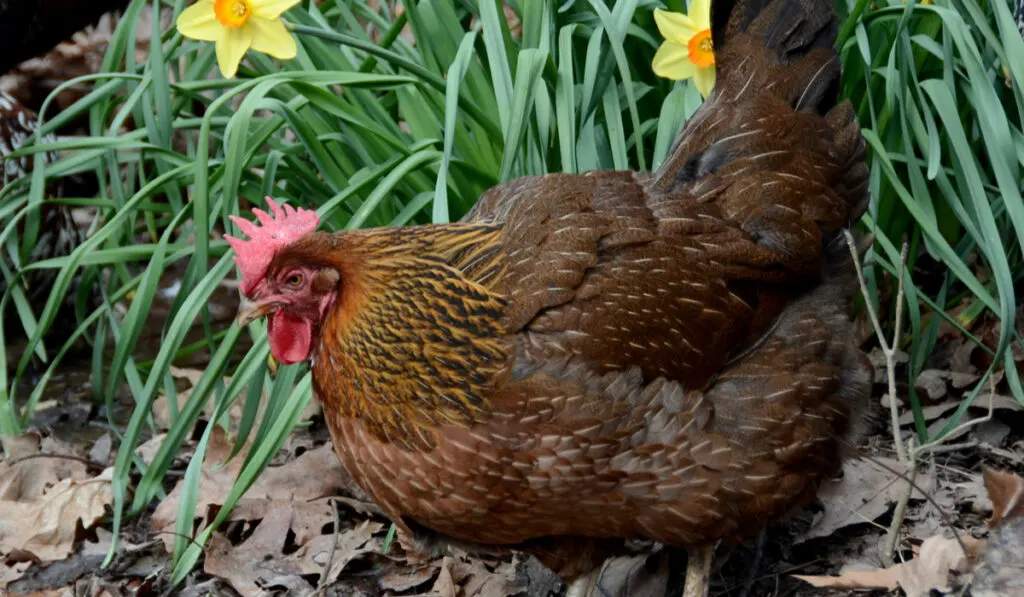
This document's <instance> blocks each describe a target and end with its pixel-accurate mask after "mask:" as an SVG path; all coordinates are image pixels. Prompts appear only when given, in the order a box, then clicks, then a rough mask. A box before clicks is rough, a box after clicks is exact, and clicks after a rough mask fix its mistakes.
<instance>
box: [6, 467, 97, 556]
mask: <svg viewBox="0 0 1024 597" xmlns="http://www.w3.org/2000/svg"><path fill="white" fill-rule="evenodd" d="M38 460H45V459H38ZM113 473H114V469H113V468H108V469H106V470H105V471H103V472H102V473H101V474H100V475H99V476H97V477H94V478H92V479H87V480H84V481H76V480H74V479H70V478H67V479H64V480H62V481H60V482H59V483H58V484H57V485H55V486H53V487H51V488H50V489H48V490H47V491H46V492H45V493H44V494H43V495H41V496H39V497H38V498H35V499H31V500H25V501H10V500H3V501H0V555H3V556H5V557H6V556H9V555H11V554H14V553H17V554H28V555H31V556H32V557H34V558H36V559H38V560H41V561H44V562H53V561H56V560H63V559H64V558H66V557H68V556H69V555H70V554H71V552H72V551H73V549H74V543H75V540H76V539H77V538H78V537H77V536H76V533H77V531H78V529H79V528H83V529H88V528H90V527H92V526H93V525H94V524H96V522H97V521H99V519H100V518H102V517H103V516H104V514H105V513H106V508H107V506H109V505H111V504H112V503H113V501H114V490H113V488H112V487H111V479H113Z"/></svg>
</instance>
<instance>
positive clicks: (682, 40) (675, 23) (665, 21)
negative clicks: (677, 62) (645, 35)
mask: <svg viewBox="0 0 1024 597" xmlns="http://www.w3.org/2000/svg"><path fill="white" fill-rule="evenodd" d="M654 22H655V23H657V25H658V31H660V32H661V36H662V37H664V38H665V39H666V40H668V41H671V42H674V43H677V44H679V45H681V46H683V47H686V44H687V43H688V42H689V41H690V38H691V37H693V36H694V35H696V34H697V31H699V29H698V28H697V26H696V25H694V23H693V21H692V20H690V17H688V16H686V15H684V14H680V13H678V12H668V11H667V10H661V9H660V8H658V9H656V10H655V11H654Z"/></svg>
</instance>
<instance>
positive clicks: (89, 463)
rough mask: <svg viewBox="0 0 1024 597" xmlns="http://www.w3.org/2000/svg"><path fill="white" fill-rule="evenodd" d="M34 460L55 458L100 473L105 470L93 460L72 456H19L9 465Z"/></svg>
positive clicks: (104, 466) (101, 464) (103, 466)
mask: <svg viewBox="0 0 1024 597" xmlns="http://www.w3.org/2000/svg"><path fill="white" fill-rule="evenodd" d="M35 458H56V459H59V460H73V461H75V462H81V463H82V464H84V465H85V466H87V467H88V468H90V469H93V470H98V471H102V470H103V469H105V468H106V465H104V464H103V463H101V462H96V461H95V460H89V459H88V458H82V457H80V456H73V455H71V454H42V453H40V454H28V455H25V456H19V457H18V458H14V459H11V460H10V464H11V466H14V465H15V464H18V463H19V462H25V461H26V460H33V459H35Z"/></svg>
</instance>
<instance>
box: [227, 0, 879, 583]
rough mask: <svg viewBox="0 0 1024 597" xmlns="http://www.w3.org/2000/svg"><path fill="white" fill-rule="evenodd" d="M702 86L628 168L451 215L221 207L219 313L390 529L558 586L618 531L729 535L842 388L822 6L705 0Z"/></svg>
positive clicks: (844, 186)
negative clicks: (240, 332) (285, 371)
mask: <svg viewBox="0 0 1024 597" xmlns="http://www.w3.org/2000/svg"><path fill="white" fill-rule="evenodd" d="M712 13H713V14H712V35H713V40H714V44H715V47H716V48H717V50H716V61H717V71H718V75H717V76H718V82H717V84H716V88H715V90H714V92H713V93H712V95H711V97H710V98H709V99H708V101H707V102H706V103H705V104H704V106H702V107H701V109H700V110H699V111H698V112H697V113H696V114H695V115H694V117H693V119H692V120H691V121H690V122H689V123H688V125H687V126H686V128H685V130H684V131H683V132H682V134H681V135H680V139H679V141H678V142H677V143H676V145H675V147H674V148H673V150H672V153H671V155H670V158H669V159H668V160H667V161H666V164H665V165H664V166H663V167H662V168H661V169H660V170H659V171H657V172H655V173H653V174H639V173H635V172H590V173H587V174H584V175H570V174H556V175H549V176H542V177H528V178H522V179H518V180H514V181H511V182H508V183H506V184H502V185H500V186H498V187H495V188H494V189H492V190H490V191H488V192H487V193H486V194H485V195H484V196H483V197H482V198H481V199H480V201H479V203H478V204H477V205H476V207H475V208H474V209H473V210H472V212H471V213H469V214H468V215H467V216H466V217H465V218H464V219H463V221H462V222H460V223H456V224H450V225H436V226H419V227H411V228H398V229H381V230H367V231H349V232H336V233H333V234H328V233H321V232H314V231H313V229H314V228H315V227H316V226H317V224H318V220H317V218H316V216H315V215H314V214H312V213H311V212H308V211H305V210H298V211H296V210H294V209H293V208H291V207H288V206H286V207H284V208H283V209H282V208H280V207H278V206H277V205H276V204H274V203H273V202H271V207H272V209H273V212H274V215H273V216H270V215H267V214H265V213H263V212H260V211H258V212H257V215H258V216H259V219H260V221H261V223H262V227H258V226H256V225H254V224H252V223H251V222H248V221H246V220H242V219H236V220H235V221H236V223H238V225H239V227H240V228H241V230H242V231H243V232H244V233H246V234H247V235H249V236H250V237H251V239H252V240H251V241H249V242H245V241H241V240H238V239H230V242H231V243H232V246H233V247H234V248H235V250H236V252H237V254H238V257H237V262H238V265H239V266H240V269H241V272H242V285H241V286H242V292H243V294H244V295H246V297H247V300H246V302H245V303H244V304H243V306H242V308H241V310H240V313H239V321H240V322H241V323H243V324H244V323H247V322H249V321H251V320H253V319H255V318H257V317H261V316H265V315H266V316H269V341H270V346H271V350H272V352H273V354H274V355H275V356H276V357H277V358H278V360H280V361H282V362H285V363H294V362H300V361H304V360H307V359H308V360H309V361H310V362H311V364H312V372H313V383H314V389H315V393H316V395H317V397H318V398H319V399H320V401H321V402H322V403H323V408H324V414H325V417H326V419H327V423H328V425H329V426H330V428H331V434H332V437H333V439H334V444H335V449H336V451H337V453H338V456H339V457H340V459H341V461H342V462H343V463H344V466H345V467H346V469H347V470H348V471H349V473H351V475H352V477H353V479H354V480H355V481H356V483H358V484H359V485H360V486H361V487H362V488H363V489H364V490H365V491H366V492H367V493H368V494H369V495H370V496H371V497H372V498H373V499H374V500H375V501H376V502H377V503H378V504H379V505H380V507H381V508H382V509H383V511H384V512H385V513H386V514H387V515H388V516H389V517H390V518H391V519H392V520H394V521H395V522H396V523H397V524H398V525H399V527H400V528H401V529H403V530H404V531H406V532H410V533H416V534H429V535H432V536H435V537H438V538H441V539H443V540H446V541H455V542H459V543H463V544H470V545H472V546H475V547H476V548H478V549H502V548H506V549H507V548H513V549H519V550H525V551H529V552H531V553H534V554H535V555H537V556H538V557H540V558H541V560H542V561H543V562H544V563H546V564H547V565H549V566H550V567H552V568H553V569H555V570H556V571H557V572H559V573H560V574H561V575H562V576H563V577H564V578H566V579H567V580H572V579H575V578H577V577H580V576H582V575H586V574H588V573H589V572H591V571H592V570H594V569H595V568H596V567H598V566H599V565H600V564H601V560H602V559H603V558H604V557H606V556H608V555H612V554H614V553H616V552H617V551H619V550H621V549H622V546H623V543H624V540H626V539H650V540H655V541H659V542H663V543H667V544H671V545H676V546H682V547H686V548H701V549H703V550H704V551H705V552H706V548H707V547H709V546H713V545H715V544H716V543H717V542H718V541H720V540H734V539H739V538H742V537H743V536H745V535H748V534H752V533H756V532H757V531H758V530H760V529H761V528H763V527H764V526H765V525H767V524H769V523H771V522H772V521H774V520H777V519H778V518H779V517H780V516H782V515H783V514H785V513H786V512H787V511H789V510H790V509H792V508H793V507H795V506H797V505H800V504H802V503H805V502H806V501H808V500H810V499H812V498H813V496H814V493H815V490H816V487H817V485H818V483H819V482H820V481H821V480H822V479H823V478H825V477H826V476H828V475H830V474H831V473H832V472H833V471H834V470H835V469H836V467H837V465H838V461H839V452H840V444H841V437H842V435H843V434H844V433H846V432H848V430H849V429H850V427H851V421H852V417H853V416H854V415H855V413H856V412H857V411H858V410H859V409H860V408H861V406H862V405H863V404H864V402H865V400H866V398H867V395H868V388H869V381H868V380H869V370H868V367H869V366H868V365H867V363H866V361H865V360H864V358H863V356H862V355H861V354H860V353H859V351H858V350H857V349H856V347H855V346H854V343H853V340H852V339H853V334H852V326H851V323H850V320H849V317H848V313H847V312H848V311H849V309H850V304H851V298H852V295H853V292H854V289H855V285H856V282H855V279H852V278H851V272H852V269H851V266H850V264H849V262H848V260H847V259H845V258H843V256H844V255H845V249H844V248H843V247H842V244H841V239H840V235H841V233H842V230H843V229H844V227H846V226H847V225H849V223H850V222H851V221H852V220H854V219H856V218H858V217H859V216H860V215H861V213H862V212H863V209H864V206H865V203H866V199H867V197H866V186H867V185H866V183H867V173H868V171H867V168H866V166H865V165H864V164H863V163H862V154H863V142H862V140H861V137H860V129H859V126H858V124H857V122H856V120H855V118H854V114H853V111H852V110H851V108H850V106H849V105H848V104H845V103H844V104H839V105H837V104H836V99H835V94H836V89H837V87H838V78H839V74H840V73H839V69H840V66H839V61H838V58H837V56H836V54H835V51H834V50H833V44H834V42H835V19H834V17H833V14H832V1H831V0H771V1H767V2H760V1H759V0H740V1H738V2H729V1H727V0H717V1H716V2H715V3H714V4H713V5H712Z"/></svg>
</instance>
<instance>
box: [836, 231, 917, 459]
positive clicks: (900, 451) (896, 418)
mask: <svg viewBox="0 0 1024 597" xmlns="http://www.w3.org/2000/svg"><path fill="white" fill-rule="evenodd" d="M846 245H847V246H848V247H849V248H850V254H851V255H852V256H853V266H854V268H855V269H856V270H857V281H858V282H859V283H860V291H861V294H863V295H864V307H865V308H866V309H867V311H868V316H869V317H870V319H871V325H872V326H873V327H874V329H875V335H876V336H877V337H878V344H879V346H880V347H881V349H882V354H883V355H885V368H886V377H887V380H888V382H889V417H890V423H891V425H892V439H893V442H894V443H895V444H896V457H897V459H898V460H899V461H900V463H901V464H903V465H904V466H908V462H907V450H906V447H904V445H903V442H902V441H901V440H900V413H899V406H898V405H897V403H896V348H897V347H898V346H899V344H900V327H901V326H902V325H903V292H904V288H903V272H904V270H905V269H906V263H907V251H908V250H909V246H908V245H907V243H906V242H904V243H903V249H902V250H901V251H900V263H899V283H898V287H897V290H896V321H895V329H894V330H893V338H892V345H890V344H889V342H888V341H886V339H885V332H883V331H882V324H881V323H880V322H879V320H878V314H877V313H876V312H875V307H874V305H872V303H871V298H870V297H869V296H868V285H867V281H866V280H865V279H864V272H863V270H861V266H860V254H859V253H858V252H857V243H856V242H855V241H854V238H853V233H852V232H850V231H849V230H846Z"/></svg>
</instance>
